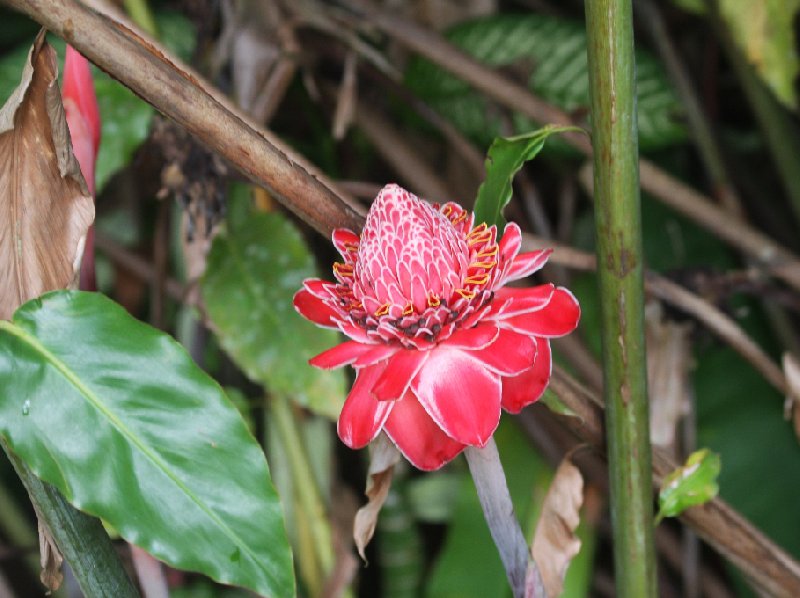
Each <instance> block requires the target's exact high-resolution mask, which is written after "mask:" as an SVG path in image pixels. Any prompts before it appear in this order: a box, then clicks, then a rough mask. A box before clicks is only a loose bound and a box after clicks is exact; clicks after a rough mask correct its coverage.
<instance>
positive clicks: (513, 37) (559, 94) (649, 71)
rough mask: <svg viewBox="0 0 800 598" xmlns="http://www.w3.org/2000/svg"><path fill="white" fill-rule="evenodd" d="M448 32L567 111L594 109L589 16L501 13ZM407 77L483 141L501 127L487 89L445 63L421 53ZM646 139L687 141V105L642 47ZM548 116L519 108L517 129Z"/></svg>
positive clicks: (639, 66)
mask: <svg viewBox="0 0 800 598" xmlns="http://www.w3.org/2000/svg"><path fill="white" fill-rule="evenodd" d="M447 38H448V39H449V40H450V41H451V42H452V43H453V44H455V45H456V46H457V47H458V48H460V49H462V50H464V51H465V52H467V53H468V54H469V55H471V56H472V57H474V58H476V59H477V60H479V61H481V62H483V63H485V64H487V65H489V66H491V67H494V68H504V69H506V70H507V71H509V72H510V73H511V76H512V77H515V78H517V79H519V80H520V81H522V82H524V83H525V84H527V86H528V88H529V89H530V90H531V91H532V92H534V93H535V94H536V95H537V96H539V97H541V98H542V99H544V100H546V101H548V102H550V103H552V104H555V105H556V106H559V107H560V108H561V109H562V110H566V111H567V112H571V113H577V114H585V113H588V110H589V77H588V66H587V59H586V30H585V27H584V25H583V23H581V22H579V21H571V20H567V19H563V18H560V17H553V16H549V15H540V14H526V15H509V14H505V15H495V16H491V17H485V18H480V19H477V20H474V21H469V22H466V23H463V24H460V25H458V26H456V27H455V28H453V29H451V30H450V31H449V32H448V33H447ZM406 83H407V84H408V86H409V87H410V88H411V89H413V90H414V92H415V93H416V94H418V95H419V96H420V97H421V98H422V99H424V100H425V101H426V102H428V103H429V104H430V105H431V106H432V107H433V108H435V109H436V110H437V111H438V112H439V113H440V114H443V115H445V116H446V117H447V118H448V119H450V120H451V122H453V124H455V125H456V127H458V128H459V129H460V130H461V131H462V132H464V133H465V134H466V135H468V136H469V137H471V138H472V139H474V140H475V141H476V142H478V143H480V144H481V145H487V144H488V143H490V142H491V140H492V138H494V137H497V136H499V135H501V134H502V131H503V118H502V114H500V113H499V112H498V111H497V110H496V109H495V108H493V106H492V104H491V103H487V101H486V99H485V97H484V96H483V94H480V93H476V92H475V91H474V90H472V88H471V87H470V86H469V85H468V84H467V83H465V82H463V81H462V80H460V79H458V78H457V77H455V76H454V75H452V74H450V73H448V72H447V71H445V70H444V69H442V68H440V67H438V66H436V65H434V64H433V63H431V62H429V61H426V60H425V59H422V58H414V59H413V60H412V61H411V62H410V63H409V67H408V69H407V71H406ZM636 85H637V89H638V103H637V110H638V116H639V121H638V124H639V146H640V148H641V149H642V150H644V151H650V150H655V149H659V148H663V147H667V146H670V145H673V144H675V143H678V142H682V141H683V140H685V139H686V136H687V134H686V129H685V127H684V126H683V124H682V121H681V114H682V112H683V108H682V106H681V103H680V100H679V98H678V95H677V93H676V92H675V91H674V90H673V88H672V86H671V84H670V82H669V78H668V76H667V74H666V72H665V71H664V69H663V67H662V66H661V64H660V63H659V62H658V61H657V60H655V59H654V58H653V57H652V56H651V55H649V54H648V53H646V52H643V51H637V52H636ZM542 124H544V123H534V122H533V121H531V120H530V119H529V118H527V117H524V116H522V115H520V114H514V115H513V126H514V131H515V132H517V133H522V132H524V131H529V130H531V129H534V128H536V127H537V126H540V125H542Z"/></svg>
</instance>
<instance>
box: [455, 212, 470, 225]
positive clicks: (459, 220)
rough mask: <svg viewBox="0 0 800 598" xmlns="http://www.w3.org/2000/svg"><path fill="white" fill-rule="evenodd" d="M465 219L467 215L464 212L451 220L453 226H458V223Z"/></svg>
mask: <svg viewBox="0 0 800 598" xmlns="http://www.w3.org/2000/svg"><path fill="white" fill-rule="evenodd" d="M466 219H467V213H466V212H461V213H460V214H459V215H458V216H456V217H455V218H453V224H458V223H459V222H462V221H464V220H466Z"/></svg>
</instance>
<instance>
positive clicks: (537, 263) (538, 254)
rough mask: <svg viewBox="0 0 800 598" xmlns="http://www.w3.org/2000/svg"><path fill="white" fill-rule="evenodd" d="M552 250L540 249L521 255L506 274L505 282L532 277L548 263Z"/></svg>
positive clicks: (515, 259)
mask: <svg viewBox="0 0 800 598" xmlns="http://www.w3.org/2000/svg"><path fill="white" fill-rule="evenodd" d="M551 253H553V250H552V249H540V250H539V251H531V252H530V253H521V254H519V255H518V256H517V257H516V258H514V261H513V262H512V263H511V267H510V268H509V269H508V271H507V272H506V275H505V277H504V282H508V281H511V280H518V279H520V278H525V277H526V276H530V275H531V274H533V273H534V272H536V271H537V270H539V269H540V268H541V267H542V266H544V265H545V264H546V263H547V259H548V258H549V257H550V254H551Z"/></svg>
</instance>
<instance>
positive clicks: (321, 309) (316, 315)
mask: <svg viewBox="0 0 800 598" xmlns="http://www.w3.org/2000/svg"><path fill="white" fill-rule="evenodd" d="M294 308H295V310H297V313H299V314H300V315H301V316H303V317H304V318H305V319H306V320H311V321H312V322H314V324H317V325H318V326H322V327H323V328H337V325H336V322H335V321H334V320H333V318H335V317H336V316H337V313H336V311H335V310H334V309H333V308H331V307H330V306H329V305H327V304H326V303H324V302H323V301H322V300H321V299H319V298H318V297H315V296H314V295H312V294H311V293H309V292H308V291H307V290H305V289H300V290H299V291H297V293H295V295H294Z"/></svg>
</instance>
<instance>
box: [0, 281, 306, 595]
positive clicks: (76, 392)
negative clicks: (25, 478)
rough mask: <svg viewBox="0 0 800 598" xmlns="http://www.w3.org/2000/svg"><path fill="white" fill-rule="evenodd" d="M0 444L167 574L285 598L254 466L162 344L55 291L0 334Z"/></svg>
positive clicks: (234, 423) (100, 300) (74, 295)
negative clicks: (173, 571)
mask: <svg viewBox="0 0 800 598" xmlns="http://www.w3.org/2000/svg"><path fill="white" fill-rule="evenodd" d="M0 388H2V400H0V433H2V434H3V436H5V437H6V438H7V439H8V442H9V444H10V445H11V446H12V448H13V450H14V451H15V452H16V453H17V454H18V455H19V456H20V457H21V458H22V459H24V460H25V462H26V463H27V464H28V465H29V466H30V467H31V469H32V470H33V471H34V472H35V473H36V474H37V475H38V476H39V477H41V478H42V479H43V480H45V481H47V482H49V483H51V484H53V485H54V486H56V487H57V488H58V489H59V490H60V491H61V492H62V493H63V494H64V496H65V497H66V498H67V500H69V501H70V502H71V503H72V504H74V505H75V506H76V507H78V508H79V509H81V510H84V511H86V512H87V513H91V514H93V515H96V516H98V517H101V518H103V519H104V520H106V521H107V522H108V523H109V524H110V525H112V526H113V527H114V528H115V529H116V530H117V531H118V532H119V533H120V535H121V536H122V537H124V538H125V539H127V540H128V541H130V542H132V543H134V544H137V545H139V546H141V547H142V548H144V549H145V550H147V551H148V552H150V553H152V554H153V555H154V556H156V557H157V558H159V559H161V560H163V561H164V562H166V563H168V564H170V565H171V566H173V567H177V568H179V569H187V570H190V571H199V572H202V573H204V574H206V575H208V576H209V577H211V578H213V579H216V580H218V581H221V582H224V583H229V584H234V585H241V586H245V587H248V588H251V589H253V590H255V591H257V592H259V593H262V594H265V595H268V596H292V595H293V594H294V578H293V572H292V560H291V553H290V551H289V548H288V543H287V540H286V533H285V531H284V528H283V516H282V512H281V506H280V503H279V501H278V497H277V495H276V493H275V490H274V489H273V487H272V482H271V480H270V476H269V470H268V468H267V463H266V460H265V459H264V454H263V452H262V451H261V449H260V447H259V446H258V444H257V443H256V441H255V440H254V439H253V437H252V436H251V434H250V433H249V432H248V431H247V427H246V426H245V424H244V422H243V421H242V418H241V417H240V415H239V413H238V412H237V411H236V408H235V407H234V406H233V404H232V403H231V402H230V401H229V400H228V399H227V398H226V397H225V394H224V393H223V392H222V390H221V389H220V387H219V386H218V385H217V384H216V383H215V382H214V381H213V380H212V379H211V378H209V377H208V376H207V375H206V374H205V373H204V372H203V371H202V370H200V368H198V367H197V366H196V365H195V364H194V362H193V361H192V360H191V358H190V357H189V355H188V354H187V353H186V352H185V350H184V349H183V348H182V347H181V346H180V345H179V344H178V343H177V342H175V341H174V340H173V339H171V338H170V337H168V336H167V335H165V334H163V333H162V332H160V331H158V330H155V329H154V328H151V327H149V326H147V325H145V324H143V323H141V322H139V321H137V320H136V319H134V318H133V317H131V316H130V315H129V314H128V313H127V312H126V311H125V310H124V309H123V308H122V307H120V306H119V305H117V304H115V303H114V302H112V301H111V300H109V299H107V298H106V297H104V296H102V295H98V294H94V293H83V292H68V291H57V292H53V293H48V294H46V295H44V296H43V297H41V298H39V299H34V300H32V301H29V302H28V303H26V304H25V305H23V306H22V307H20V308H19V309H18V310H17V312H16V313H15V314H14V318H13V320H12V321H10V322H9V321H0Z"/></svg>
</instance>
